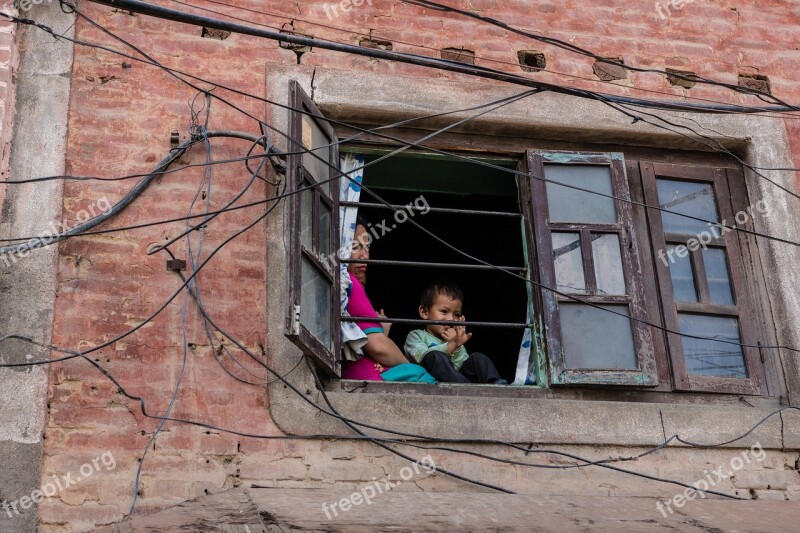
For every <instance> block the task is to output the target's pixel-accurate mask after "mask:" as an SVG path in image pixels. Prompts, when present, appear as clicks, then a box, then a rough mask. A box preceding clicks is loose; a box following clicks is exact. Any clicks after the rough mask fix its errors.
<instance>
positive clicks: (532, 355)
mask: <svg viewBox="0 0 800 533" xmlns="http://www.w3.org/2000/svg"><path fill="white" fill-rule="evenodd" d="M290 89H291V106H292V108H293V111H292V112H291V113H290V122H289V132H290V135H291V139H292V144H291V146H290V150H289V152H290V155H289V156H288V160H287V192H290V193H295V194H291V195H290V196H288V197H287V205H288V208H287V211H286V213H287V220H286V228H287V232H286V243H287V252H288V255H289V257H288V265H289V272H288V281H287V283H288V304H287V318H286V327H285V333H286V335H287V336H288V337H289V338H290V339H291V340H292V341H293V342H294V343H295V344H296V345H297V346H299V347H300V348H301V349H302V350H303V352H305V353H306V354H308V355H310V356H312V357H314V358H315V360H316V361H317V362H318V363H319V364H320V365H321V366H322V367H323V368H325V369H326V370H327V371H328V372H329V373H330V374H332V375H335V376H340V375H341V374H340V364H341V358H342V352H341V348H342V341H341V339H342V333H341V329H340V326H342V324H345V323H353V322H359V320H358V317H350V316H346V314H345V315H344V316H343V314H342V313H341V312H340V294H341V289H342V287H341V286H340V284H341V276H340V273H339V266H340V263H341V264H349V263H352V262H364V263H367V265H368V271H367V272H368V275H367V279H368V283H367V285H366V289H367V292H368V294H369V296H370V298H371V300H372V303H373V305H374V306H375V309H377V310H380V309H383V310H384V312H385V314H386V315H387V316H388V317H389V318H390V320H389V321H390V322H392V323H393V326H392V328H391V332H390V335H389V336H390V338H391V339H392V340H393V341H394V342H395V343H396V344H397V345H398V346H400V347H402V346H403V345H404V341H405V337H406V335H407V334H408V332H409V331H410V330H412V329H417V328H419V327H422V326H423V323H422V322H421V321H420V320H418V314H417V308H418V305H419V294H420V292H421V291H422V289H423V288H424V287H425V286H426V285H427V284H428V283H429V282H431V281H434V280H438V279H447V280H450V281H453V282H455V283H456V284H457V285H459V286H460V287H461V289H462V291H463V292H464V295H465V300H464V309H463V311H464V315H465V316H466V317H467V327H468V328H469V330H470V331H471V332H472V333H473V335H474V336H473V338H472V339H470V342H469V344H468V351H470V352H483V353H485V354H486V355H488V356H490V357H491V358H492V360H493V362H494V363H495V366H496V367H497V369H498V371H499V372H500V374H501V376H502V377H503V378H505V379H506V380H507V381H509V382H514V383H516V384H523V383H524V384H529V385H530V384H534V385H535V386H537V387H565V386H572V387H586V386H592V387H607V388H620V387H626V388H639V389H644V388H653V387H658V389H657V390H659V391H668V390H677V391H702V392H719V393H733V394H763V393H765V391H767V384H768V383H767V379H766V378H765V371H764V364H763V363H764V362H763V359H762V358H761V357H760V354H759V350H758V348H757V346H758V345H759V344H760V343H769V339H770V338H771V337H770V335H771V333H769V332H768V330H769V329H770V327H771V326H769V324H768V322H767V319H766V317H767V315H766V314H765V313H764V310H763V309H762V308H761V307H760V306H759V303H758V302H757V301H756V300H755V299H754V298H753V297H752V296H751V294H752V293H753V291H754V288H753V287H754V283H755V281H754V278H755V277H756V276H759V275H760V271H759V270H758V267H757V266H756V264H755V263H753V261H749V260H748V259H747V257H749V256H748V254H750V256H752V254H753V252H754V251H755V250H756V248H755V243H754V242H751V241H753V239H752V237H749V236H747V235H740V234H738V233H736V232H733V231H724V230H723V229H722V228H721V227H720V226H714V225H713V224H714V223H722V224H727V225H734V223H736V224H737V225H738V224H739V221H738V219H737V218H736V217H734V216H733V213H737V214H738V213H739V212H741V211H742V210H743V209H745V206H746V204H747V193H746V189H745V187H744V179H743V176H742V173H741V171H740V170H739V169H736V168H728V167H725V168H723V167H720V166H714V164H713V163H711V164H709V163H708V162H706V161H705V159H704V157H705V156H704V155H702V154H691V155H687V154H681V155H680V156H679V157H673V156H672V155H670V156H669V157H667V156H665V157H663V158H662V160H670V161H673V160H677V161H680V162H683V161H684V158H685V159H686V160H688V161H689V162H690V164H681V165H676V164H672V163H670V164H667V163H662V162H649V161H643V160H639V157H636V154H637V151H636V150H633V149H631V150H630V153H629V151H628V150H627V149H626V150H625V155H623V153H622V152H621V151H619V150H616V151H609V152H582V151H576V150H572V151H553V150H541V149H530V150H528V151H526V152H524V153H519V152H511V153H507V152H500V153H491V152H488V151H482V152H480V155H479V156H476V155H475V152H471V153H470V159H472V160H473V161H465V160H464V159H462V158H460V157H458V156H457V155H454V156H448V155H443V154H441V153H434V151H426V150H425V149H409V150H406V151H405V152H403V153H402V154H394V155H392V156H391V157H388V158H386V157H384V156H385V155H386V154H388V153H389V152H391V151H392V150H393V149H394V148H396V146H390V145H387V144H386V143H385V139H380V138H378V137H375V136H372V137H371V136H370V135H364V136H363V137H362V138H361V139H359V141H358V142H357V143H351V144H345V145H343V147H342V151H343V152H347V153H350V154H353V155H356V154H357V157H355V158H356V159H357V160H358V162H359V168H362V167H363V182H362V184H363V186H364V187H363V189H362V188H360V187H358V185H357V183H354V184H353V187H355V188H357V189H358V190H359V191H360V196H359V197H358V199H357V200H343V199H342V197H340V194H344V191H343V190H342V189H341V188H340V176H341V173H342V170H340V158H339V149H338V147H339V144H338V142H337V141H338V139H339V136H338V135H337V132H335V131H334V130H333V128H331V126H330V125H329V123H328V122H327V121H326V120H325V119H324V117H323V115H322V114H321V113H320V111H319V110H318V109H317V107H316V106H315V105H314V103H313V102H312V101H311V100H310V99H309V98H308V96H307V95H306V94H305V93H304V92H303V91H302V90H301V89H300V87H299V86H298V85H297V83H295V82H292V83H291V86H290ZM340 133H341V132H340ZM467 144H468V143H465V145H464V146H466V145H467ZM516 146H519V144H517V145H516ZM534 146H535V145H534ZM473 148H474V147H473ZM304 149H305V150H308V152H303V150H304ZM638 153H639V154H652V151H649V152H647V151H639V152H638ZM626 155H627V156H628V157H627V160H626V157H625V156H626ZM350 159H352V158H350V157H348V158H346V161H350ZM348 164H349V163H348ZM730 166H733V165H730ZM342 168H347V169H348V170H345V172H350V170H349V169H350V167H349V166H347V165H346V166H345V167H342ZM515 170H521V171H522V172H521V173H520V172H515ZM525 173H529V174H530V177H526V176H525ZM341 179H345V178H341ZM359 179H361V176H360V175H359ZM370 191H374V192H375V193H377V194H378V195H379V196H380V197H381V199H380V200H379V199H377V198H375V197H373V196H371V193H370ZM590 191H591V192H590ZM384 201H385V202H386V203H388V204H389V205H388V206H387V205H385V204H384V203H383V202H384ZM340 205H341V207H342V208H354V209H357V210H358V212H359V214H360V215H363V216H364V217H365V218H366V219H367V222H368V223H369V224H368V226H369V227H368V232H369V233H370V234H371V236H372V243H371V252H370V259H368V260H363V259H359V260H354V259H344V260H341V261H339V258H338V256H337V255H336V251H338V250H339V247H340V243H339V242H338V241H339V240H340V235H342V233H341V232H340V230H341V229H342V228H340V227H339V226H340V221H339V217H340V211H339V208H340ZM646 205H651V206H658V209H655V208H646V207H644V206H646ZM346 215H347V216H346V217H345V218H347V217H350V216H352V213H350V211H347V212H346ZM411 219H413V221H414V222H417V223H419V224H421V225H422V226H424V227H425V228H427V229H428V230H429V231H430V232H431V233H433V234H434V235H436V236H438V237H439V239H436V238H434V237H431V235H429V234H427V233H426V232H424V231H421V230H419V229H418V228H416V227H415V224H414V223H413V222H411V221H410V220H411ZM707 221H708V222H711V224H707V223H706V222H707ZM734 221H735V222H734ZM347 225H348V227H350V218H348V224H347ZM344 244H345V246H347V245H348V244H349V243H344ZM457 250H462V251H464V252H466V254H467V256H465V255H464V254H462V253H459V252H458V251H457ZM468 256H472V258H471V257H468ZM473 258H479V259H480V260H481V261H476V260H474V259H473ZM482 261H485V262H486V263H488V264H483V263H482ZM493 265H500V266H502V267H503V270H506V271H510V272H511V273H512V274H516V276H514V275H509V274H508V272H503V271H501V270H499V269H497V268H496V267H495V266H493ZM527 280H530V281H527ZM361 321H362V322H363V321H364V320H363V317H362V320H361ZM664 330H671V331H675V332H679V334H678V333H665V331H664ZM359 333H360V332H359ZM344 338H345V339H347V328H345V337H344ZM770 372H772V371H771V370H770ZM778 380H779V377H778V378H776V376H775V375H774V372H773V373H772V374H769V386H770V387H772V386H773V384H775V383H778ZM777 386H778V387H779V386H780V385H777Z"/></svg>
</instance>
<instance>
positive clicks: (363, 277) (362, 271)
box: [347, 224, 372, 285]
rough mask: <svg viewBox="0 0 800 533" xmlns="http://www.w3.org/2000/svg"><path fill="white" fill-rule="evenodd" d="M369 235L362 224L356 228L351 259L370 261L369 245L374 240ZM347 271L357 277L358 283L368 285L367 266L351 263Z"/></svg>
mask: <svg viewBox="0 0 800 533" xmlns="http://www.w3.org/2000/svg"><path fill="white" fill-rule="evenodd" d="M371 237H372V236H371V235H370V234H369V233H367V228H365V227H364V226H362V225H361V224H359V225H357V226H356V233H355V236H354V237H353V248H352V250H351V252H350V258H351V259H369V243H370V241H371V240H372V239H371ZM347 271H348V272H350V273H351V274H352V275H354V276H355V277H356V279H357V280H358V281H360V282H361V283H363V284H365V285H366V283H367V265H365V264H364V263H349V264H348V265H347Z"/></svg>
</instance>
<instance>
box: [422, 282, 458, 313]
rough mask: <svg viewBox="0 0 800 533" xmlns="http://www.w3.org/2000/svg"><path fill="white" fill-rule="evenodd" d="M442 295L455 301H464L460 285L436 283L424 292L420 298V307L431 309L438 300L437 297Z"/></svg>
mask: <svg viewBox="0 0 800 533" xmlns="http://www.w3.org/2000/svg"><path fill="white" fill-rule="evenodd" d="M440 294H444V295H445V296H449V297H450V298H452V299H453V300H460V301H461V302H463V301H464V293H462V292H461V289H459V288H458V285H456V284H455V283H451V282H449V281H434V282H433V283H431V284H430V285H428V286H427V287H425V289H424V290H423V291H422V294H421V295H420V297H419V305H421V306H422V307H424V308H425V309H430V308H431V307H432V306H433V302H434V301H435V300H436V296H438V295H440Z"/></svg>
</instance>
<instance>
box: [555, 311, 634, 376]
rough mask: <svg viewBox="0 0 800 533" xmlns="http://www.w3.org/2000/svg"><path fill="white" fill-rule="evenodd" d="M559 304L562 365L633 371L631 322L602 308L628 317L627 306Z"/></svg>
mask: <svg viewBox="0 0 800 533" xmlns="http://www.w3.org/2000/svg"><path fill="white" fill-rule="evenodd" d="M601 307H602V309H597V308H595V307H590V306H588V305H584V304H575V303H565V302H560V303H559V304H558V312H559V316H560V319H561V344H562V347H563V351H564V366H565V367H566V368H569V369H576V368H587V369H595V370H597V369H608V370H622V369H627V370H630V369H636V367H637V365H636V354H635V352H634V350H633V331H632V329H631V321H630V319H627V318H623V317H621V316H619V315H614V314H612V313H609V312H607V311H603V309H609V310H612V311H615V312H617V313H623V314H625V315H628V306H627V305H603V306H601Z"/></svg>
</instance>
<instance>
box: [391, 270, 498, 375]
mask: <svg viewBox="0 0 800 533" xmlns="http://www.w3.org/2000/svg"><path fill="white" fill-rule="evenodd" d="M463 302H464V295H463V294H462V293H461V290H460V289H459V288H458V287H457V286H455V285H452V284H449V283H442V282H437V283H431V284H430V285H428V286H427V287H426V288H425V290H424V291H422V295H421V297H420V302H419V316H421V317H422V318H423V319H424V320H443V321H460V322H463V321H465V320H466V319H465V318H464V315H462V314H461V306H462V304H463ZM471 337H472V333H467V331H466V328H465V327H464V326H455V327H453V326H449V325H440V324H430V325H429V326H427V327H426V328H425V329H415V330H414V331H412V332H411V333H409V334H408V337H406V344H405V351H406V353H407V354H408V355H410V356H411V357H413V358H414V359H415V360H416V361H417V362H418V363H419V364H420V365H422V366H423V367H424V368H425V370H427V371H428V373H429V374H431V375H432V376H433V377H435V378H436V379H437V380H439V381H444V382H449V383H492V384H495V385H508V382H507V381H506V380H504V379H502V378H501V377H500V374H498V373H497V369H496V368H495V366H494V363H492V360H491V359H489V358H488V357H486V356H485V355H483V354H482V353H473V354H472V355H470V354H469V353H467V350H466V348H464V344H465V343H466V342H467V341H468V340H469V339H470V338H471Z"/></svg>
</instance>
